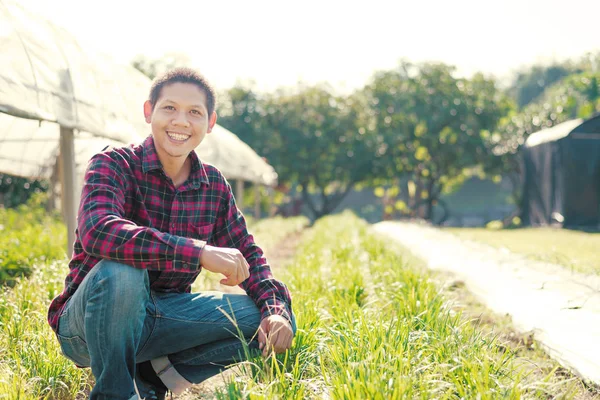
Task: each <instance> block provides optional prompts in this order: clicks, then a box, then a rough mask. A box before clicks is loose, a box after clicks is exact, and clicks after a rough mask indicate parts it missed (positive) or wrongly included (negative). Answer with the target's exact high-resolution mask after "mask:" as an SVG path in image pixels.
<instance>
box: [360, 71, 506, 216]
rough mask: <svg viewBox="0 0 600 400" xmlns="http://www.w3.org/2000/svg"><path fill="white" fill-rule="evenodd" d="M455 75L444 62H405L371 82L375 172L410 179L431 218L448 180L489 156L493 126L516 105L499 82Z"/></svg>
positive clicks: (413, 201) (414, 204)
mask: <svg viewBox="0 0 600 400" xmlns="http://www.w3.org/2000/svg"><path fill="white" fill-rule="evenodd" d="M454 73H455V71H454V68H453V67H450V66H448V65H444V64H420V65H412V64H409V63H403V64H402V65H401V66H400V67H399V68H398V69H396V70H391V71H382V72H379V73H377V74H376V75H375V76H374V78H373V80H372V82H371V83H370V84H369V85H367V87H366V88H365V93H366V95H367V97H368V99H369V104H370V107H371V116H372V118H373V120H372V124H373V126H374V130H375V131H376V134H377V141H378V143H379V145H378V148H377V154H378V155H379V156H380V157H378V158H377V159H376V170H377V171H378V172H379V176H380V177H381V179H382V180H385V181H388V182H389V180H392V179H394V178H396V177H403V178H405V179H406V178H408V182H407V183H410V182H412V184H414V185H415V190H410V187H407V190H406V191H404V192H405V193H406V194H409V197H408V198H405V200H407V203H408V207H409V208H410V209H411V210H412V211H413V212H415V211H417V209H418V208H420V207H421V206H422V205H423V204H425V206H426V207H425V209H424V212H423V214H422V215H421V216H423V217H425V218H427V219H429V218H430V217H431V207H432V205H433V204H434V203H435V202H436V201H437V200H438V199H439V196H440V195H441V193H442V192H444V189H445V188H447V187H448V185H450V184H452V183H457V182H463V181H464V180H465V178H466V177H468V173H469V171H470V170H471V168H472V167H474V166H478V165H484V164H487V163H488V162H489V160H490V158H491V156H492V154H491V148H490V144H489V143H490V141H489V136H490V135H489V132H490V131H493V130H494V129H495V127H496V124H497V123H498V121H499V119H500V118H501V117H502V116H503V115H505V114H506V113H507V111H508V110H510V109H511V108H512V104H511V102H510V101H509V100H508V99H507V98H506V97H505V96H503V95H502V93H501V92H500V91H499V90H498V89H497V88H496V84H495V82H494V81H493V80H490V79H487V78H485V77H484V76H482V75H480V74H477V75H475V76H474V77H473V78H471V79H466V78H456V77H454ZM384 155H385V157H383V156H384Z"/></svg>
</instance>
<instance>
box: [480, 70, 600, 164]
mask: <svg viewBox="0 0 600 400" xmlns="http://www.w3.org/2000/svg"><path fill="white" fill-rule="evenodd" d="M598 111H600V72H584V73H581V74H575V75H570V76H568V77H566V78H565V79H563V80H561V81H560V82H558V83H556V84H554V85H552V86H551V87H549V88H548V89H547V90H546V91H545V92H544V94H543V96H541V97H540V98H539V99H538V100H537V101H535V102H533V103H531V104H529V105H528V106H526V107H525V108H524V109H523V110H522V111H521V112H519V113H516V112H513V113H509V114H507V116H506V117H504V118H503V119H502V121H501V123H500V125H499V127H498V132H497V133H496V134H494V135H492V138H491V140H492V143H493V144H494V146H495V148H494V152H495V154H497V155H504V154H514V153H517V152H518V150H519V146H520V145H522V144H523V143H525V140H527V138H528V137H529V135H531V134H532V133H534V132H537V131H539V130H541V129H544V128H550V127H552V126H554V125H557V124H559V123H561V122H565V121H567V120H570V119H573V118H588V117H590V116H592V115H593V114H594V113H595V112H598Z"/></svg>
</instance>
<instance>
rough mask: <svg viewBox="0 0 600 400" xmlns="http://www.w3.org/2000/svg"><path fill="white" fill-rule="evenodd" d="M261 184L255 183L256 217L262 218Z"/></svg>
mask: <svg viewBox="0 0 600 400" xmlns="http://www.w3.org/2000/svg"><path fill="white" fill-rule="evenodd" d="M260 200H261V198H260V184H258V183H255V184H254V218H256V219H260Z"/></svg>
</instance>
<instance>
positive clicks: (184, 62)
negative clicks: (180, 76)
mask: <svg viewBox="0 0 600 400" xmlns="http://www.w3.org/2000/svg"><path fill="white" fill-rule="evenodd" d="M190 63H191V60H190V58H189V56H188V55H187V54H185V53H177V52H170V53H166V54H163V55H162V57H159V58H155V59H152V58H148V57H146V56H144V55H142V54H139V55H137V56H136V57H135V58H134V59H133V60H132V61H131V65H132V66H133V67H134V68H135V69H137V70H138V71H140V72H141V73H142V74H144V75H146V76H147V77H148V78H150V79H154V78H156V76H157V75H160V74H162V73H163V72H165V71H167V70H169V69H172V68H176V67H189V66H190ZM148 90H150V88H148Z"/></svg>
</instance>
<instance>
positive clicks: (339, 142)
mask: <svg viewBox="0 0 600 400" xmlns="http://www.w3.org/2000/svg"><path fill="white" fill-rule="evenodd" d="M226 98H227V100H226V101H225V104H224V109H225V110H224V116H223V118H222V119H221V123H222V124H223V126H225V127H227V128H229V129H232V130H234V131H235V132H236V133H238V134H239V135H240V138H242V139H243V140H244V141H246V142H247V143H248V144H249V145H250V146H252V147H253V148H254V149H255V150H256V151H258V152H259V153H260V154H261V155H263V156H265V157H266V158H267V159H268V161H269V163H271V165H273V166H274V168H275V170H276V171H277V173H278V174H279V180H280V183H283V184H286V185H287V186H291V187H293V186H296V185H297V186H298V188H299V191H300V192H301V196H302V198H303V200H304V202H305V204H306V205H307V206H308V207H309V209H310V210H311V213H312V214H313V218H314V219H317V218H320V217H322V216H324V215H326V214H329V213H331V212H332V211H333V210H334V209H335V208H336V207H337V206H338V205H339V204H340V202H341V201H342V200H343V199H344V197H345V196H346V195H347V194H348V192H349V191H350V190H351V189H352V187H353V186H354V185H355V184H356V183H359V182H363V181H365V180H368V179H370V178H371V177H372V174H373V168H372V158H373V154H374V151H373V146H374V141H373V140H372V138H371V137H370V136H369V135H368V134H367V131H366V129H365V127H364V123H363V122H364V120H365V119H364V117H365V110H367V109H368V107H367V106H366V104H365V102H364V100H363V99H362V98H361V96H360V95H359V94H356V95H353V96H349V97H344V96H338V95H334V94H333V93H332V92H331V89H330V88H329V87H326V86H313V87H307V86H302V85H299V86H298V87H297V88H295V89H293V90H284V89H280V90H278V91H276V92H275V93H270V94H267V95H264V96H258V95H257V94H256V93H254V92H253V91H252V90H251V89H248V88H242V87H240V86H238V87H234V88H232V89H231V90H230V91H229V92H228V93H227V96H226ZM315 194H316V196H315Z"/></svg>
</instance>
